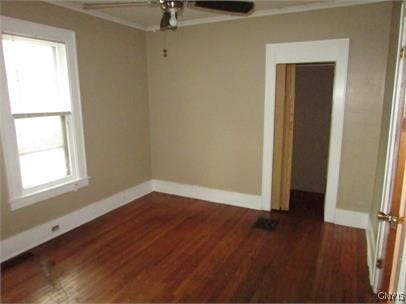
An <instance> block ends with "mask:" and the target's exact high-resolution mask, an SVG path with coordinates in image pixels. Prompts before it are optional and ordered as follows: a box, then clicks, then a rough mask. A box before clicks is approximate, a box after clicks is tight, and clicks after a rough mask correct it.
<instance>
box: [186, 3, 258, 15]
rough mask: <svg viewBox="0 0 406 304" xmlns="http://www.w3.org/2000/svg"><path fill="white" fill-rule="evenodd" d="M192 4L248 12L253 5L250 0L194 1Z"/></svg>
mask: <svg viewBox="0 0 406 304" xmlns="http://www.w3.org/2000/svg"><path fill="white" fill-rule="evenodd" d="M194 6H196V7H199V8H207V9H211V10H217V11H224V12H229V13H238V14H248V13H250V12H251V11H252V10H253V9H254V7H255V5H254V3H253V2H250V1H199V0H197V1H194Z"/></svg>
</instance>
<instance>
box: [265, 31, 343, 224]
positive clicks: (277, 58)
mask: <svg viewBox="0 0 406 304" xmlns="http://www.w3.org/2000/svg"><path fill="white" fill-rule="evenodd" d="M349 45H350V40H349V39H347V38H346V39H332V40H317V41H306V42H292V43H275V44H267V45H266V75H265V79H266V80H265V81H266V82H265V107H264V141H263V143H264V145H263V157H262V206H263V209H264V210H271V191H272V159H273V133H274V108H275V80H276V65H277V64H279V63H310V62H335V64H336V66H335V78H334V88H333V100H332V113H331V128H330V144H329V151H330V152H329V158H328V169H327V188H326V196H325V208H324V221H326V222H330V223H334V222H335V217H336V214H335V213H336V205H337V193H338V183H339V175H340V161H341V146H342V137H343V126H344V110H345V97H346V88H347V70H348V53H349Z"/></svg>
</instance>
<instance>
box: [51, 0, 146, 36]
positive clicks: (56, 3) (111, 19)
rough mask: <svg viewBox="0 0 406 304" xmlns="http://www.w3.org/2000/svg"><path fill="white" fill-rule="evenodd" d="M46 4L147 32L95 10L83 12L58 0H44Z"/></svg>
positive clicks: (126, 21) (75, 6) (136, 25)
mask: <svg viewBox="0 0 406 304" xmlns="http://www.w3.org/2000/svg"><path fill="white" fill-rule="evenodd" d="M46 2H48V3H50V4H54V5H57V6H61V7H64V8H67V9H71V10H74V11H77V12H81V13H84V14H86V15H90V16H94V17H99V18H101V19H105V20H108V21H111V22H115V23H118V24H121V25H126V26H129V27H132V28H135V29H138V30H142V31H146V30H147V27H146V26H143V25H142V24H139V23H136V22H132V21H128V20H125V19H123V18H120V17H115V16H112V15H109V14H106V13H102V12H100V11H96V10H93V11H90V10H85V9H83V8H82V7H81V6H80V5H79V4H73V3H67V2H63V1H60V0H58V1H55V0H46Z"/></svg>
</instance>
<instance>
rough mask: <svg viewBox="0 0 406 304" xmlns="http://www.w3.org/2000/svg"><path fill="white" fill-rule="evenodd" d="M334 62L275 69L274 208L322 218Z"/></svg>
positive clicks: (272, 197) (286, 66)
mask: <svg viewBox="0 0 406 304" xmlns="http://www.w3.org/2000/svg"><path fill="white" fill-rule="evenodd" d="M334 70H335V64H334V62H324V63H303V64H301V63H299V64H278V65H277V67H276V95H275V124H274V125H275V126H274V153H273V168H274V170H273V176H272V183H273V184H272V196H271V200H272V209H273V210H285V211H287V210H292V211H294V212H295V213H298V212H299V213H300V212H304V211H305V212H306V213H313V214H314V215H315V216H316V217H317V218H320V219H323V214H324V195H325V191H326V182H327V164H328V154H329V150H328V148H329V139H330V123H331V106H332V94H333V83H334Z"/></svg>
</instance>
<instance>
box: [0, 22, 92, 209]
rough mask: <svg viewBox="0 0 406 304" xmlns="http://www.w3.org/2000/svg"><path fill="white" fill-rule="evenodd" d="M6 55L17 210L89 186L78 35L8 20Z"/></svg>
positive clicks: (9, 156)
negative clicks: (77, 59)
mask: <svg viewBox="0 0 406 304" xmlns="http://www.w3.org/2000/svg"><path fill="white" fill-rule="evenodd" d="M4 19H5V20H4ZM2 53H3V59H4V62H3V63H2V65H3V64H4V66H2V74H5V76H6V77H5V81H2V82H4V83H2V86H3V85H4V86H5V87H6V90H2V91H6V92H8V94H5V95H6V96H4V103H3V100H2V107H1V110H2V126H1V127H2V128H1V129H2V139H3V147H4V149H5V153H4V154H5V158H6V169H7V173H8V174H7V178H8V185H9V192H10V202H11V205H12V208H19V207H23V206H26V205H29V204H32V203H35V202H38V201H41V200H44V199H47V198H50V197H53V196H56V195H59V194H62V193H65V192H67V191H72V190H77V189H78V188H79V187H81V186H84V185H86V184H87V176H86V164H85V157H84V144H83V131H82V122H81V114H80V100H79V83H78V77H77V67H76V53H75V39H74V33H73V32H71V31H67V30H63V29H57V28H53V27H49V26H45V25H40V24H35V23H30V22H26V21H22V20H18V19H13V18H7V17H2ZM68 63H69V64H68ZM2 78H4V77H2ZM2 97H3V96H2ZM2 99H3V98H2Z"/></svg>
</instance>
